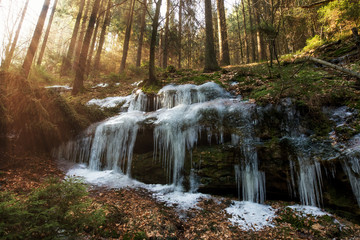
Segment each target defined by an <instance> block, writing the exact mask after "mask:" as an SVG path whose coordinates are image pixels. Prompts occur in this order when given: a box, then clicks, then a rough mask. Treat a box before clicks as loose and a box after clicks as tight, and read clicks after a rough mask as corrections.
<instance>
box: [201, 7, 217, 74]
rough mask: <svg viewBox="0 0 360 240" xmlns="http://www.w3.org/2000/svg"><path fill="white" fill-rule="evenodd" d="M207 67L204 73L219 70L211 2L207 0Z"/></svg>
mask: <svg viewBox="0 0 360 240" xmlns="http://www.w3.org/2000/svg"><path fill="white" fill-rule="evenodd" d="M205 34H206V42H205V67H204V72H212V71H216V70H219V65H218V63H217V60H216V52H215V46H214V32H213V24H212V10H211V0H205Z"/></svg>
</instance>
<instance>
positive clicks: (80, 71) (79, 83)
mask: <svg viewBox="0 0 360 240" xmlns="http://www.w3.org/2000/svg"><path fill="white" fill-rule="evenodd" d="M99 5H100V0H95V2H94V6H93V9H92V12H91V16H90V19H89V25H88V27H87V30H86V34H85V37H84V42H83V44H82V48H81V52H80V57H79V62H78V65H77V67H76V76H75V79H74V86H73V90H72V94H73V95H76V94H78V93H79V91H81V90H82V89H83V87H84V74H85V67H86V59H87V54H88V51H89V47H90V40H91V36H92V34H93V31H94V25H95V21H96V15H97V12H98V10H99Z"/></svg>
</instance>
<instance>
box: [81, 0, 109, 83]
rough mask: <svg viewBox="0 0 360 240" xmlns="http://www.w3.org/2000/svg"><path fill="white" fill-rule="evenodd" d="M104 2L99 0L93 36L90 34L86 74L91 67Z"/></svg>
mask: <svg viewBox="0 0 360 240" xmlns="http://www.w3.org/2000/svg"><path fill="white" fill-rule="evenodd" d="M104 2H105V0H101V3H100V9H101V10H100V11H99V14H98V16H97V18H96V23H95V30H94V33H93V36H92V39H91V44H90V49H89V56H88V58H87V63H86V70H85V74H86V76H89V72H90V68H91V60H92V56H93V53H94V49H95V43H96V40H97V32H98V29H99V25H100V20H101V17H102V15H103V12H102V11H103V5H104ZM100 13H102V15H100Z"/></svg>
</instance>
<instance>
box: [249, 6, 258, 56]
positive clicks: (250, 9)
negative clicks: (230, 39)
mask: <svg viewBox="0 0 360 240" xmlns="http://www.w3.org/2000/svg"><path fill="white" fill-rule="evenodd" d="M248 11H249V24H250V40H251V60H252V61H253V62H255V61H256V59H257V58H256V43H255V41H256V40H255V34H254V29H253V27H254V26H253V16H252V6H251V2H250V0H248Z"/></svg>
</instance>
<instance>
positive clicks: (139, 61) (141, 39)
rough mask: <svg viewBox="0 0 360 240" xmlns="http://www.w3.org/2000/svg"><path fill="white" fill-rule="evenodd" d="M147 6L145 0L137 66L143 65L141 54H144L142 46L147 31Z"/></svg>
mask: <svg viewBox="0 0 360 240" xmlns="http://www.w3.org/2000/svg"><path fill="white" fill-rule="evenodd" d="M146 8H147V1H146V0H144V2H143V8H142V12H141V20H140V21H141V26H140V36H139V41H138V48H137V54H136V66H137V67H140V65H141V55H142V47H143V42H144V33H145V27H146V26H145V24H146V22H145V20H146Z"/></svg>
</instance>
